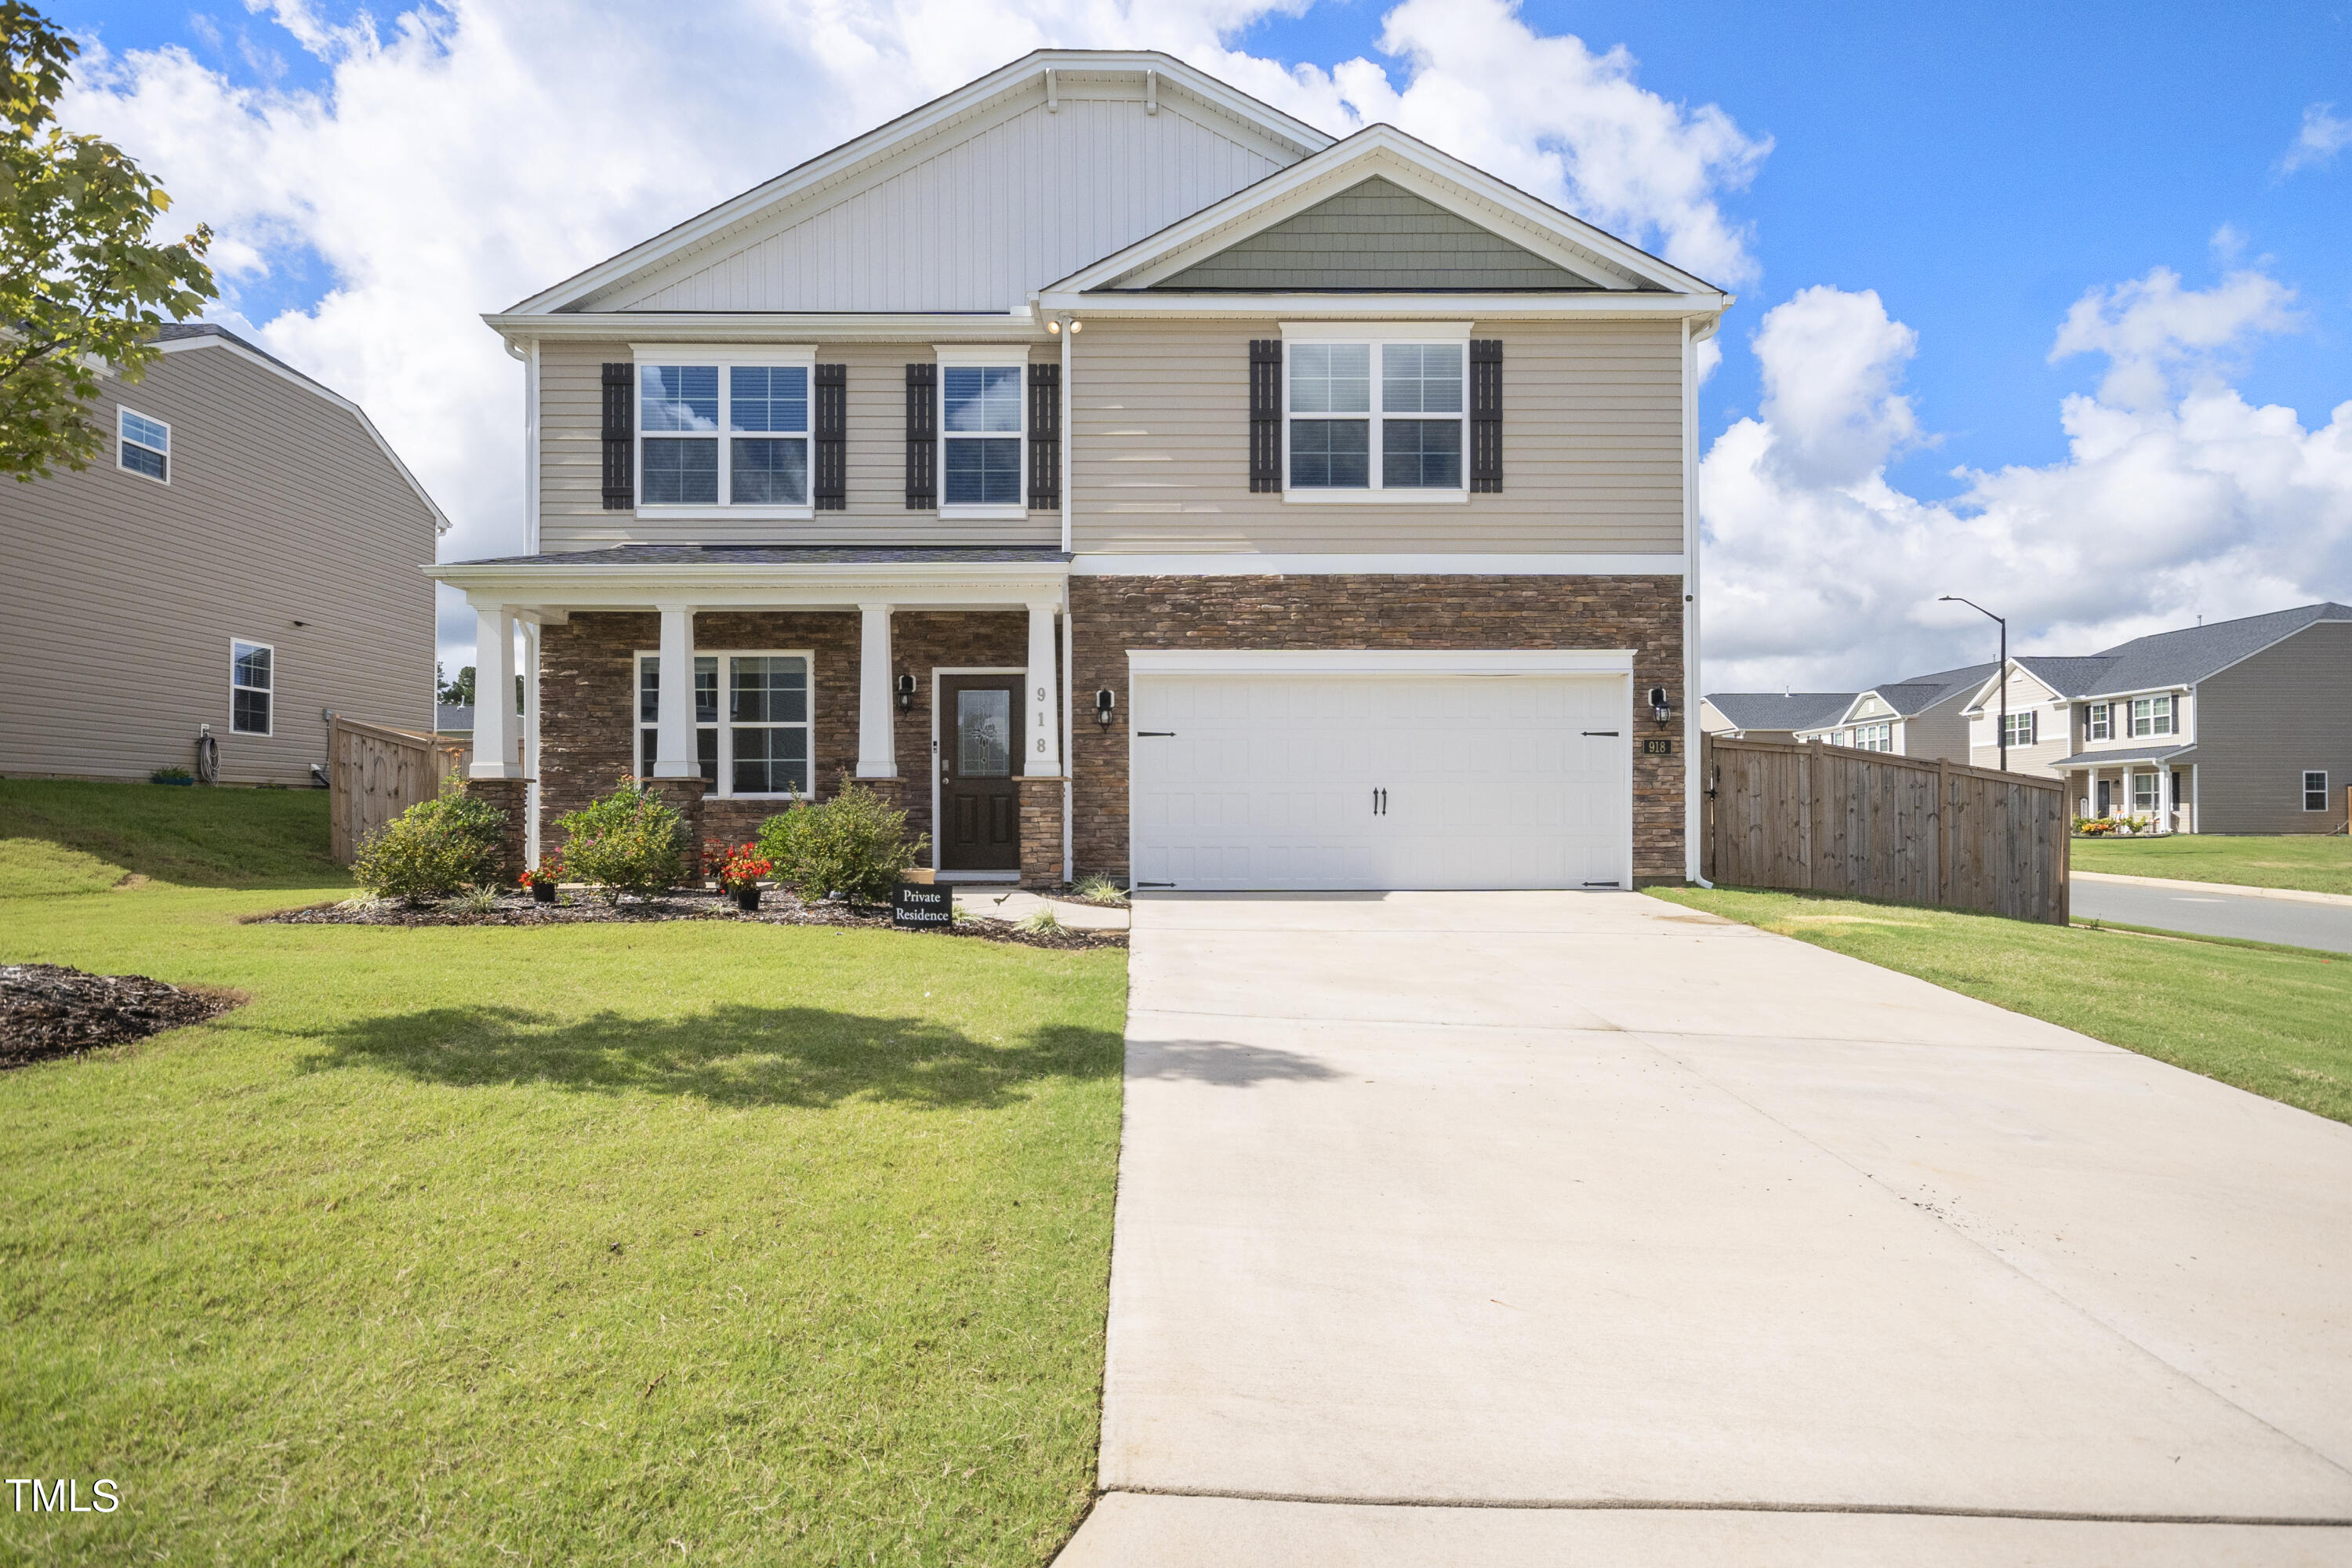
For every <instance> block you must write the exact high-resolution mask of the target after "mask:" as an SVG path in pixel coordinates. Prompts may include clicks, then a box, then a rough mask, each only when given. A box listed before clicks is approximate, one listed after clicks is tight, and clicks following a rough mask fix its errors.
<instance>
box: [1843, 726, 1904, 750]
mask: <svg viewBox="0 0 2352 1568" xmlns="http://www.w3.org/2000/svg"><path fill="white" fill-rule="evenodd" d="M1853 743H1854V744H1855V745H1857V746H1859V747H1861V748H1862V749H1863V750H1864V751H1865V752H1891V751H1893V750H1894V749H1895V726H1894V724H1893V723H1892V722H1888V723H1883V724H1856V725H1855V726H1854V727H1853Z"/></svg>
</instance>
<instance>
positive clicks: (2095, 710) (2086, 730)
mask: <svg viewBox="0 0 2352 1568" xmlns="http://www.w3.org/2000/svg"><path fill="white" fill-rule="evenodd" d="M2083 711H2084V719H2083V735H2084V739H2086V740H2092V741H2111V740H2113V739H2115V732H2116V712H2115V704H2113V703H2112V702H2094V703H2092V704H2091V705H2090V706H2089V707H2088V708H2086V709H2084V710H2083Z"/></svg>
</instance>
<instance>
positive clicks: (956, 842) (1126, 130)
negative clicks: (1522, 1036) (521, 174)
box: [436, 50, 1732, 888]
mask: <svg viewBox="0 0 2352 1568" xmlns="http://www.w3.org/2000/svg"><path fill="white" fill-rule="evenodd" d="M1731 302H1732V301H1731V300H1730V298H1729V296H1727V295H1726V294H1724V293H1723V292H1722V291H1720V290H1719V289H1716V288H1714V287H1713V286H1711V285H1709V284H1708V283H1706V282H1705V281H1704V280H1702V279H1697V278H1694V277H1692V276H1690V275H1689V274H1687V273H1685V272H1682V271H1680V270H1678V269H1677V268H1674V267H1671V266H1669V265H1667V264H1666V263H1664V262H1662V261H1660V260H1658V259H1657V258H1654V257H1651V256H1648V255H1646V254H1644V253H1643V252H1642V251H1640V250H1639V249H1636V248H1635V247H1633V246H1630V245H1628V244H1626V243H1624V242H1623V241H1622V240H1620V239H1617V238H1616V237H1612V236H1611V235H1609V234H1607V233H1604V232H1603V231H1601V229H1598V228H1596V227H1594V226H1591V225H1590V224H1587V223H1585V222H1583V221H1581V220H1580V219H1579V218H1577V217H1576V216H1573V215H1571V214H1569V213H1566V212H1562V211H1559V209H1557V208H1554V207H1551V206H1549V205H1546V204H1544V203H1542V202H1540V201H1538V200H1535V199H1534V198H1532V197H1530V196H1528V195H1527V194H1526V193H1524V192H1522V191H1519V190H1517V189H1515V188H1513V187H1512V186H1510V185H1508V184H1505V183H1503V182H1502V181H1500V180H1497V179H1496V178H1495V177H1494V176H1492V175H1491V174H1486V173H1485V172H1484V171H1482V170H1479V169H1476V168H1474V167H1472V166H1470V165H1468V164H1465V163H1462V162H1461V161H1460V160H1458V159H1455V158H1453V157H1450V156H1448V155H1447V154H1445V153H1441V152H1439V151H1437V150H1436V149H1434V148H1433V147H1430V146H1428V145H1426V144H1424V143H1423V142H1418V141H1415V140H1414V139H1413V138H1412V137H1410V136H1406V135H1404V134H1402V132H1398V131H1396V130H1394V129H1393V128H1391V127H1389V126H1385V125H1376V126H1373V127H1370V128H1369V129H1367V130H1365V131H1363V132H1360V133H1358V134H1356V135H1354V136H1350V137H1349V138H1346V139H1344V140H1335V139H1334V138H1332V137H1330V136H1328V135H1326V134H1324V133H1323V132H1319V131H1317V130H1315V129H1314V128H1313V127H1311V126H1307V125H1305V124H1302V123H1300V122H1299V121H1296V120H1293V119H1291V118H1290V117H1288V116H1287V115H1285V114H1283V113H1281V112H1280V111H1278V110H1275V109H1273V108H1271V107H1269V106H1267V105H1265V104H1264V103H1261V102H1258V101H1257V100H1254V99H1251V98H1249V97H1247V96H1246V95H1244V94H1243V93H1240V92H1237V91H1235V90H1234V89H1232V88H1230V87H1228V86H1226V85H1225V84H1224V83H1223V82H1220V81H1218V80H1216V79H1213V78H1211V77H1209V76H1206V75H1203V74H1202V73H1201V72H1200V71H1198V70H1195V69H1193V68H1191V67H1189V66H1186V65H1184V64H1182V63H1181V62H1179V61H1177V60H1175V59H1173V58H1170V57H1168V56H1166V55H1161V54H1156V53H1150V52H1134V53H1094V52H1086V51H1073V50H1049V51H1041V52H1039V53H1036V54H1034V55H1031V56H1029V57H1027V58H1024V59H1021V60H1017V61H1015V62H1013V64H1012V65H1009V66H1007V67H1005V68H1003V69H1000V70H997V71H994V72H992V73H991V74H990V75H988V76H985V77H982V78H981V79H979V80H976V81H974V82H972V83H971V84H970V85H968V86H966V87H964V88H961V89H958V90H957V91H955V92H953V93H950V94H949V95H948V96H947V97H945V98H943V99H940V100H937V101H935V102H932V103H930V104H927V105H925V106H923V107H922V108H920V109H918V110H914V111H913V112H911V113H909V114H908V115H905V116H903V117H901V118H900V119H898V120H896V121H892V122H890V123H889V124H887V125H885V126H882V127H880V128H879V129H877V130H875V131H873V132H868V133H867V134H866V135H864V136H860V137H858V138H857V139H856V140H855V141H852V142H848V143H846V144H845V145H844V146H841V147H838V148H835V150H833V151H832V152H829V153H824V154H823V155H822V156H820V157H817V158H815V159H813V160H811V161H810V162H809V163H805V164H803V165H801V166H800V167H798V168H795V169H793V170H790V171H787V172H786V173H784V174H781V175H779V176H778V177H777V178H775V179H774V180H772V181H770V182H768V183H767V184H763V185H761V186H760V187H758V188H756V189H754V190H751V191H749V192H746V193H745V194H744V195H740V196H739V197H737V198H735V199H734V200H732V201H730V202H727V203H725V204H722V205H719V206H718V207H715V208H713V209H712V210H711V211H709V212H708V213H705V214H702V215H701V216H698V217H695V218H692V219H690V220H688V221H687V222H685V223H683V224H680V225H679V226H677V227H675V228H673V229H671V230H669V231H667V233H664V234H661V235H657V236H655V237H651V238H649V239H647V240H646V241H645V242H644V243H643V244H641V245H638V246H636V247H633V248H631V249H629V250H627V251H625V252H623V253H622V254H620V255H618V256H615V257H613V258H610V259H608V260H605V261H603V262H600V263H598V264H597V265H596V266H594V267H593V268H589V269H588V270H587V271H585V272H583V273H581V274H580V275H579V276H577V277H575V278H572V279H568V280H566V281H564V282H562V283H560V284H557V285H555V286H553V287H551V288H550V289H546V290H545V291H543V292H541V293H540V294H537V295H534V296H533V297H531V298H530V299H529V300H523V301H521V302H520V303H518V304H516V305H514V306H513V307H511V308H509V309H508V310H502V311H499V312H497V313H495V314H492V315H490V316H488V317H487V318H486V320H487V321H488V324H489V325H490V326H491V327H492V328H493V329H494V330H495V331H498V332H499V334H500V335H501V336H502V337H503V338H504V339H505V341H506V342H507V343H508V344H509V347H510V348H511V350H512V351H513V353H515V354H516V355H517V356H518V357H519V358H520V359H521V360H522V362H523V363H524V366H525V375H526V377H527V396H526V405H527V407H528V408H529V410H530V413H529V416H528V423H527V426H526V441H527V443H528V445H529V447H530V451H531V452H532V453H533V454H534V457H533V460H532V462H531V464H530V470H529V471H530V473H531V475H532V476H533V479H532V490H531V494H530V498H529V504H528V524H529V538H528V543H527V546H526V549H525V551H524V552H522V553H520V554H519V555H516V556H511V557H506V558H499V559H493V560H484V561H473V562H462V563H447V564H445V565H443V566H441V567H439V568H436V574H437V575H438V576H439V577H440V578H441V580H442V581H444V582H446V583H449V584H453V585H454V586H456V587H457V588H458V589H460V590H461V591H463V592H464V593H465V594H466V595H467V598H468V600H469V601H470V603H471V604H472V605H473V606H474V608H475V610H476V613H477V616H478V624H479V627H480V632H479V637H478V643H479V646H480V647H481V648H482V649H483V650H484V651H483V653H482V654H481V656H480V662H479V675H478V679H479V681H480V684H481V687H482V689H486V690H496V689H500V687H501V683H502V682H503V681H504V679H507V677H508V675H509V673H510V671H509V670H508V669H507V668H504V667H503V666H500V665H499V660H501V659H505V658H509V657H510V655H509V653H508V652H507V651H506V650H508V649H509V648H510V647H511V646H512V637H513V628H514V627H515V626H517V625H518V623H520V626H521V627H522V630H523V647H524V651H523V655H522V658H524V660H525V664H526V668H527V673H528V674H529V676H530V680H529V691H530V699H529V701H528V703H527V706H526V711H525V713H524V714H523V716H522V718H521V721H520V722H521V726H522V728H523V730H524V731H525V738H524V749H523V761H522V762H521V763H519V764H517V763H506V762H504V761H503V760H502V759H503V757H504V756H505V755H506V753H507V746H508V731H509V726H510V725H511V723H512V722H513V721H511V720H510V719H509V716H508V715H506V714H504V713H503V712H494V711H492V710H490V709H488V708H484V709H481V710H478V712H477V713H476V715H475V722H476V726H477V728H476V732H475V741H476V743H477V747H478V751H477V753H476V761H475V763H474V764H473V773H474V777H475V784H476V786H477V787H478V788H479V789H481V790H483V791H484V792H486V793H488V794H491V795H495V796H497V797H498V798H500V799H502V800H504V801H507V802H508V803H509V806H510V809H512V810H514V811H516V812H517V813H518V814H523V815H527V816H529V818H530V821H531V822H532V824H533V826H532V828H531V831H532V833H533V834H534V835H535V834H536V833H537V831H538V828H537V826H536V824H537V823H538V822H539V821H541V820H542V819H546V818H548V817H549V816H551V814H552V813H554V812H558V811H562V810H565V809H569V808H570V807H572V806H573V805H577V804H579V803H580V802H581V801H582V800H583V799H584V798H586V797H587V795H589V794H590V793H591V792H593V791H599V790H603V789H605V788H609V787H610V785H611V783H612V781H613V779H614V775H615V774H616V773H635V774H636V775H638V776H640V777H645V778H648V779H649V780H650V781H651V786H652V787H653V788H655V789H656V790H658V791H660V792H662V793H664V794H666V795H671V796H674V797H675V798H676V799H677V801H678V802H679V803H680V804H681V805H682V807H683V808H685V809H686V810H687V811H688V812H689V814H690V815H691V816H692V818H693V819H694V820H695V821H696V822H697V823H698V828H699V830H700V831H701V832H702V833H703V834H704V835H705V836H706V837H713V838H716V837H728V838H730V839H740V838H742V837H746V836H748V834H749V833H750V832H751V831H752V830H753V829H755V828H756V826H757V824H758V823H759V821H760V820H761V819H762V818H763V817H765V816H769V815H772V814H773V813H774V812H776V811H778V810H780V809H782V808H783V807H784V806H785V805H787V804H788V803H789V802H790V800H791V799H792V798H793V795H794V794H795V793H796V792H813V793H814V794H816V795H829V794H830V793H832V792H833V791H834V790H835V788H836V787H838V781H839V780H840V779H841V778H842V777H843V776H844V775H849V776H853V777H855V778H856V779H858V780H860V781H862V782H864V783H865V784H868V785H870V786H872V787H873V788H875V789H877V790H878V791H880V792H882V793H883V794H885V795H888V796H890V797H891V798H892V799H894V800H896V801H897V802H898V803H899V804H900V805H903V806H904V807H905V808H906V809H907V810H908V812H909V813H910V814H911V816H912V818H913V820H914V823H915V825H916V826H918V827H919V828H921V829H922V830H924V831H927V832H929V833H930V834H931V836H932V840H933V854H934V856H935V869H936V870H937V872H938V873H939V874H940V876H942V877H945V878H950V879H953V878H967V879H1022V880H1025V881H1030V882H1034V883H1048V882H1054V881H1059V880H1062V879H1067V878H1070V877H1073V876H1077V875H1085V874H1088V873H1093V872H1102V873H1107V874H1110V875H1114V876H1120V877H1126V878H1129V879H1131V880H1133V881H1134V882H1136V883H1137V884H1139V885H1143V886H1159V887H1181V888H1294V887H1295V888H1416V887H1501V886H1535V887H1588V886H1598V887H1612V886H1615V887H1622V886H1627V885H1630V884H1631V883H1633V881H1635V880H1636V879H1679V878H1681V877H1683V876H1685V875H1686V874H1687V873H1688V872H1689V871H1690V870H1691V869H1692V860H1691V856H1692V854H1693V853H1694V845H1693V835H1692V834H1691V832H1690V831H1689V827H1690V821H1691V817H1690V802H1689V798H1688V795H1687V792H1686V791H1685V788H1684V773H1683V769H1684V763H1685V759H1686V757H1687V755H1688V752H1689V750H1690V747H1691V744H1692V742H1694V741H1695V739H1696V734H1697V728H1696V708H1697V702H1696V692H1695V691H1693V690H1692V689H1691V688H1690V687H1689V685H1688V679H1687V672H1688V670H1689V669H1690V668H1691V667H1690V662H1689V659H1688V658H1687V657H1686V654H1687V649H1688V647H1689V643H1690V636H1691V631H1690V628H1691V627H1692V626H1694V625H1695V624H1696V612H1697V599H1698V592H1699V584H1698V577H1697V561H1696V508H1695V506H1694V498H1693V494H1692V490H1691V485H1690V479H1691V474H1692V470H1693V468H1694V466H1695V451H1696V422H1695V420H1694V418H1693V413H1692V410H1693V402H1692V394H1693V389H1694V388H1695V386H1696V355H1697V348H1698V344H1699V343H1700V342H1702V341H1703V340H1704V339H1706V337H1708V336H1710V335H1711V334H1712V333H1713V332H1714V331H1716V328H1717V322H1718V321H1719V319H1720V317H1721V315H1722V313H1723V311H1724V310H1726V309H1727V307H1728V306H1729V305H1730V304H1731ZM494 666H497V667H496V668H494Z"/></svg>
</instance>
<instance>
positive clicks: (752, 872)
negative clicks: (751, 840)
mask: <svg viewBox="0 0 2352 1568" xmlns="http://www.w3.org/2000/svg"><path fill="white" fill-rule="evenodd" d="M702 862H703V863H702V868H703V871H704V873H705V874H706V875H708V876H712V877H716V878H718V879H719V887H720V889H723V890H724V891H727V892H730V893H740V892H741V891H742V890H743V889H746V888H756V887H758V886H759V885H760V879H761V878H762V877H764V876H766V875H767V874H768V873H769V872H770V871H772V870H773V869H774V867H773V865H772V863H771V862H770V861H769V859H768V858H767V857H766V856H764V855H762V854H761V853H760V847H759V846H758V845H757V844H736V845H731V846H730V845H725V844H720V845H714V846H712V847H710V848H709V850H707V851H705V852H704V854H703V857H702Z"/></svg>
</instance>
